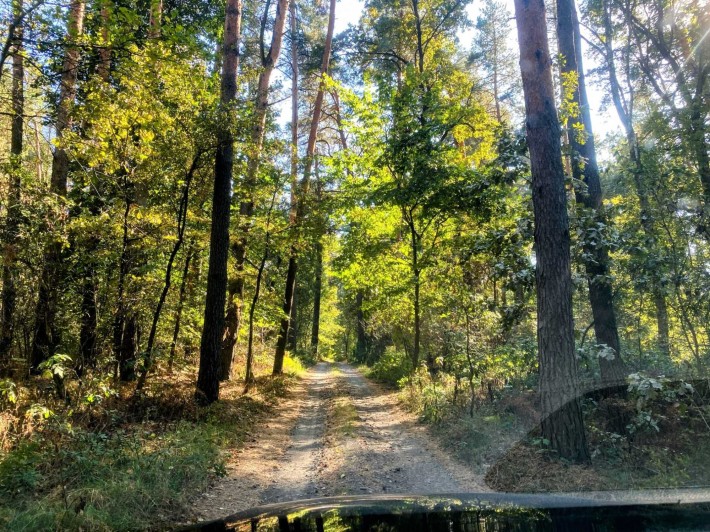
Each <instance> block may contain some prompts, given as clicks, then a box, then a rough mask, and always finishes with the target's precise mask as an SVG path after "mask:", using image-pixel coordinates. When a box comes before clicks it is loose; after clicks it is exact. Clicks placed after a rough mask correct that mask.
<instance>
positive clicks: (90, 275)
mask: <svg viewBox="0 0 710 532" xmlns="http://www.w3.org/2000/svg"><path fill="white" fill-rule="evenodd" d="M97 244H98V242H97ZM92 245H93V242H92ZM94 249H95V246H94ZM98 324H99V320H98V312H97V309H96V274H95V272H94V268H93V266H89V267H88V268H87V271H85V272H84V279H83V281H82V285H81V329H80V331H79V354H80V355H81V360H80V361H79V365H78V366H77V370H76V371H77V374H78V375H79V376H82V375H83V374H84V370H85V369H86V368H87V367H89V368H94V367H96V355H97V341H98V338H97V334H96V328H97V327H98Z"/></svg>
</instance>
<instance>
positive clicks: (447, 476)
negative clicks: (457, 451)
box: [193, 362, 486, 520]
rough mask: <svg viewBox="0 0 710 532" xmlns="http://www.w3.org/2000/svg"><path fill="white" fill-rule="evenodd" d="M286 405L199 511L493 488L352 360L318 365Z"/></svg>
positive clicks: (218, 513) (212, 513)
mask: <svg viewBox="0 0 710 532" xmlns="http://www.w3.org/2000/svg"><path fill="white" fill-rule="evenodd" d="M279 410H280V414H279V415H278V417H277V418H275V419H273V420H272V421H270V422H269V423H268V424H267V425H265V426H262V427H260V428H259V431H258V436H255V437H253V438H252V439H251V441H249V442H247V445H246V446H245V447H244V449H242V451H241V452H240V453H238V454H237V455H236V459H235V460H233V461H232V463H230V464H229V465H228V475H227V477H225V478H224V479H222V480H220V481H219V482H218V483H217V485H216V486H215V487H214V488H213V489H212V490H210V491H209V492H208V493H206V494H204V495H203V496H202V497H200V498H199V499H198V500H197V501H195V503H194V506H193V511H194V515H195V517H196V519H198V520H209V519H215V518H218V517H224V516H226V515H229V514H231V513H234V512H237V511H239V510H244V509H247V508H251V507H253V506H257V505H259V504H267V503H272V502H284V501H290V500H296V499H304V498H310V497H327V496H332V495H349V494H362V493H373V494H376V493H408V494H433V493H447V492H448V493H451V492H471V491H483V490H485V489H486V488H485V487H484V486H483V483H482V481H481V479H480V477H478V476H476V475H474V474H473V472H471V471H470V470H468V469H467V468H466V467H465V466H462V465H461V464H459V463H456V462H455V461H454V460H453V459H452V458H450V457H449V456H448V455H447V454H446V452H445V450H443V449H441V448H440V447H439V446H438V445H437V444H436V443H435V442H434V441H433V440H432V438H431V437H430V436H428V435H427V433H426V431H425V429H424V428H423V427H421V426H419V425H417V424H416V421H415V420H414V418H413V417H412V416H411V415H410V414H408V413H405V412H403V411H402V409H401V408H400V407H399V406H398V404H397V396H396V393H395V392H392V391H389V390H383V389H382V388H381V387H379V386H376V385H375V384H373V383H371V382H370V381H368V380H367V379H366V378H365V377H363V376H362V375H361V374H360V373H359V372H358V371H357V369H355V368H353V367H352V366H349V365H347V364H343V363H337V364H329V363H325V362H322V363H320V364H317V365H316V366H314V367H313V368H311V370H310V371H309V372H308V373H307V374H306V376H305V377H304V378H303V379H302V381H301V382H300V383H299V384H298V386H297V388H296V390H295V391H294V393H293V394H292V396H291V398H290V399H289V400H288V401H286V402H285V403H283V404H282V405H281V406H280V409H279ZM343 412H345V413H346V414H347V419H346V421H348V424H347V430H342V424H343Z"/></svg>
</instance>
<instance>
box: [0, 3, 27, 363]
mask: <svg viewBox="0 0 710 532" xmlns="http://www.w3.org/2000/svg"><path fill="white" fill-rule="evenodd" d="M22 9H23V7H22V0H14V1H13V12H14V16H15V17H19V16H21V14H22ZM23 35H24V32H23V24H22V23H21V22H20V23H19V24H18V25H17V26H16V27H15V30H14V32H13V37H14V42H13V44H12V125H11V132H10V166H9V168H10V182H9V186H8V191H7V217H6V219H5V231H4V234H3V242H2V243H3V253H2V257H3V261H2V263H3V264H2V296H1V298H2V314H0V371H1V370H2V368H3V366H5V365H7V363H8V361H9V360H8V358H9V357H8V354H9V351H10V347H11V346H12V337H13V332H14V330H13V329H14V327H13V325H14V323H13V319H14V315H15V303H16V300H17V287H16V281H17V271H16V267H15V265H16V260H15V257H16V256H17V251H18V249H17V244H18V237H19V229H20V219H21V213H20V206H21V205H20V202H21V177H20V176H21V173H22V147H23V146H22V134H23V126H24V114H25V90H24V77H25V65H24V58H23V56H22V54H23V46H22V38H23Z"/></svg>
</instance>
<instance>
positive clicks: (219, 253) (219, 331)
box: [195, 0, 242, 404]
mask: <svg viewBox="0 0 710 532" xmlns="http://www.w3.org/2000/svg"><path fill="white" fill-rule="evenodd" d="M241 21H242V2H241V0H228V2H227V8H226V13H225V19H224V45H223V48H222V50H223V52H222V53H223V56H224V59H223V66H222V85H221V106H222V113H223V116H224V118H225V120H227V119H228V117H229V116H230V113H229V109H230V107H231V106H232V104H233V102H234V99H235V97H236V94H237V69H238V67H239V38H240V36H241ZM218 142H219V144H218V146H217V154H216V156H215V171H214V191H213V195H212V228H211V232H210V258H209V266H208V270H207V294H206V296H205V313H204V325H203V328H202V338H201V340H200V369H199V372H198V376H197V390H196V391H195V398H196V399H197V401H198V402H199V403H201V404H210V403H213V402H215V401H217V400H218V399H219V376H220V358H221V357H220V354H221V350H222V335H223V333H224V317H225V316H224V307H225V302H226V293H227V257H228V254H229V219H230V216H229V210H230V204H231V199H230V194H231V188H232V170H233V168H232V167H233V162H234V138H233V135H232V133H231V131H230V130H229V128H227V127H224V128H223V129H221V130H220V131H219V132H218Z"/></svg>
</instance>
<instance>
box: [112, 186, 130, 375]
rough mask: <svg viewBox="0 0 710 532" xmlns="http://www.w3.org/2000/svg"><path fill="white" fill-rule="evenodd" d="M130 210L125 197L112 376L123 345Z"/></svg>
mask: <svg viewBox="0 0 710 532" xmlns="http://www.w3.org/2000/svg"><path fill="white" fill-rule="evenodd" d="M130 211H131V201H130V199H129V198H128V197H126V207H125V209H124V210H123V239H122V244H121V257H120V258H119V265H118V293H117V296H116V314H115V316H114V319H113V355H114V358H115V364H116V365H115V371H114V378H116V377H118V372H119V367H120V365H121V360H122V358H123V357H122V356H121V350H122V346H123V326H124V323H125V318H126V316H125V314H126V309H125V307H126V303H125V291H126V290H125V283H126V275H128V268H129V260H128V214H129V213H130Z"/></svg>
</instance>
